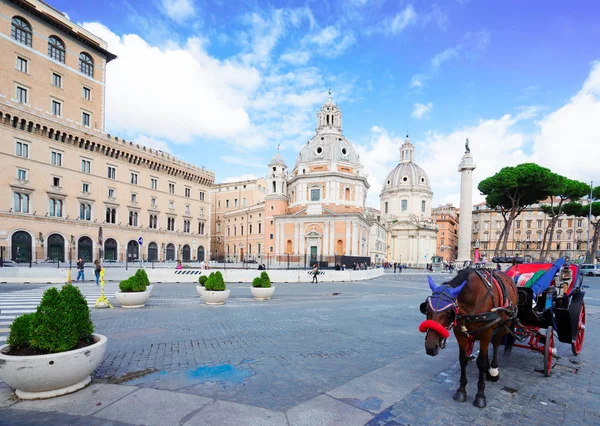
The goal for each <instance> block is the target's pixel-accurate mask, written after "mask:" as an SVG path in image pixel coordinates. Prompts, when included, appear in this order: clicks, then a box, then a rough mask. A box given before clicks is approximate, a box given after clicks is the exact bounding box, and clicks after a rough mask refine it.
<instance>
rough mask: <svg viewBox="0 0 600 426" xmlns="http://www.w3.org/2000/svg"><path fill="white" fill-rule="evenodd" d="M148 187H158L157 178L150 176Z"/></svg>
mask: <svg viewBox="0 0 600 426" xmlns="http://www.w3.org/2000/svg"><path fill="white" fill-rule="evenodd" d="M150 189H158V179H156V178H150Z"/></svg>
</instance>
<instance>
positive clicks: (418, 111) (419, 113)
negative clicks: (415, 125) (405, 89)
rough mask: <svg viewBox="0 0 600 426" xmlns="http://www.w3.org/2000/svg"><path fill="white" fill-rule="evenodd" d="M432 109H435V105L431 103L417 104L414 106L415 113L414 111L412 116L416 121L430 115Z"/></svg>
mask: <svg viewBox="0 0 600 426" xmlns="http://www.w3.org/2000/svg"><path fill="white" fill-rule="evenodd" d="M431 108H433V104H432V103H431V102H429V103H427V104H419V103H416V104H414V105H413V111H412V114H411V116H412V117H413V118H416V119H421V118H423V117H424V116H425V115H427V114H429V111H431Z"/></svg>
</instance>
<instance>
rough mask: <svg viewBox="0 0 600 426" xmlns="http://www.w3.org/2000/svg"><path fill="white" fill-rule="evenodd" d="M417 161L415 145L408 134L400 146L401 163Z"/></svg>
mask: <svg viewBox="0 0 600 426" xmlns="http://www.w3.org/2000/svg"><path fill="white" fill-rule="evenodd" d="M414 161H415V146H414V145H413V144H412V142H411V141H410V139H409V138H408V135H406V139H405V140H404V143H403V144H402V146H401V147H400V162H401V163H414Z"/></svg>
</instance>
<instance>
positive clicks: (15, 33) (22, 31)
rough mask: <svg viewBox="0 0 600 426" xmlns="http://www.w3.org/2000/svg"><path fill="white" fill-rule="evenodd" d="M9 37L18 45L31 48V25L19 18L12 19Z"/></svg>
mask: <svg viewBox="0 0 600 426" xmlns="http://www.w3.org/2000/svg"><path fill="white" fill-rule="evenodd" d="M11 35H12V38H14V39H15V40H17V41H18V42H19V43H23V44H24V45H26V46H29V47H31V25H29V22H27V21H26V20H25V19H23V18H21V17H20V16H15V17H14V18H13V19H12V28H11Z"/></svg>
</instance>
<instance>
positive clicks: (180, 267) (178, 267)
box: [175, 260, 183, 271]
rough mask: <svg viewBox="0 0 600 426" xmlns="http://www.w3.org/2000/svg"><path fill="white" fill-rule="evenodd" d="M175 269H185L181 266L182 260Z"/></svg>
mask: <svg viewBox="0 0 600 426" xmlns="http://www.w3.org/2000/svg"><path fill="white" fill-rule="evenodd" d="M175 269H177V270H178V271H180V270H181V269H183V266H182V265H181V260H178V261H177V266H176V267H175Z"/></svg>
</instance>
